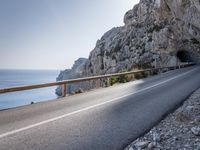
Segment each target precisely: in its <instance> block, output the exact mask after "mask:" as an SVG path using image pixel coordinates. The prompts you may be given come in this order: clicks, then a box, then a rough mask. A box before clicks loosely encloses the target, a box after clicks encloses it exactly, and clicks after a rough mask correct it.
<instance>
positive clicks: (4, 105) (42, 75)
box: [0, 70, 60, 110]
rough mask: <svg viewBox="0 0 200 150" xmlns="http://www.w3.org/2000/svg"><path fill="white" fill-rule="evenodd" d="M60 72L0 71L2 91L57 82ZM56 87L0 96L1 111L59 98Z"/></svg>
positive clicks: (0, 87)
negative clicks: (3, 89)
mask: <svg viewBox="0 0 200 150" xmlns="http://www.w3.org/2000/svg"><path fill="white" fill-rule="evenodd" d="M59 72H60V71H59V70H0V89H2V88H9V87H16V86H23V85H33V84H41V83H49V82H54V81H56V77H57V76H58V74H59ZM55 89H56V87H48V88H41V89H34V90H27V91H20V92H12V93H5V94H0V110H3V109H8V108H15V107H19V106H23V105H29V104H30V103H31V102H34V103H36V102H41V101H49V100H53V99H56V98H57V95H56V94H55Z"/></svg>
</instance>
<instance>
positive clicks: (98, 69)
mask: <svg viewBox="0 0 200 150" xmlns="http://www.w3.org/2000/svg"><path fill="white" fill-rule="evenodd" d="M124 24H125V25H124V26H122V27H116V28H113V29H111V30H110V31H108V32H107V33H105V34H104V35H103V37H102V38H101V39H100V40H98V41H97V43H96V47H95V48H94V50H93V51H92V52H91V53H90V56H89V58H88V60H87V61H85V62H84V65H83V66H82V67H81V69H83V70H82V74H81V75H82V76H92V75H99V74H107V73H114V72H118V71H121V70H130V69H133V68H134V67H136V66H138V65H140V66H141V65H142V66H148V67H151V66H154V61H155V59H156V61H157V62H158V63H157V64H158V65H160V66H169V65H176V64H177V63H179V62H196V63H199V61H200V1H199V0H140V2H139V4H137V5H135V6H134V7H133V9H131V10H129V11H128V12H127V13H126V14H125V16H124ZM72 70H73V69H72ZM67 78H68V77H67Z"/></svg>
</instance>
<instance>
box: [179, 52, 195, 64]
mask: <svg viewBox="0 0 200 150" xmlns="http://www.w3.org/2000/svg"><path fill="white" fill-rule="evenodd" d="M176 57H177V58H178V59H179V60H180V61H181V62H194V59H193V58H192V57H191V54H190V53H189V52H188V51H185V50H180V51H178V52H177V54H176Z"/></svg>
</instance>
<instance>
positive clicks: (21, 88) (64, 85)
mask: <svg viewBox="0 0 200 150" xmlns="http://www.w3.org/2000/svg"><path fill="white" fill-rule="evenodd" d="M192 65H195V64H194V63H182V64H179V65H176V66H170V67H159V68H150V69H144V70H137V71H130V72H123V73H115V74H107V75H99V76H91V77H85V78H78V79H71V80H63V81H58V82H51V83H43V84H35V85H27V86H18V87H10V88H4V89H0V94H4V93H9V92H17V91H24V90H32V89H39V88H46V87H52V86H62V97H65V96H66V95H67V85H68V84H72V83H77V82H83V81H91V80H98V79H108V80H109V79H110V78H111V77H117V76H122V75H132V74H138V73H144V72H151V71H161V70H163V69H170V70H172V69H173V70H174V69H178V68H183V67H188V66H192Z"/></svg>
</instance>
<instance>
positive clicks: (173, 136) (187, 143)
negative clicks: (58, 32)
mask: <svg viewBox="0 0 200 150" xmlns="http://www.w3.org/2000/svg"><path fill="white" fill-rule="evenodd" d="M140 149H144V150H147V149H153V150H160V149H183V150H186V149H187V150H200V89H198V90H197V91H195V92H194V93H193V94H192V95H191V96H190V97H189V98H188V99H187V100H186V101H185V102H184V104H183V105H182V106H181V107H180V108H178V109H177V110H176V111H175V112H173V113H171V114H169V115H168V116H167V117H166V118H165V119H164V120H162V121H161V122H160V123H159V124H158V125H157V126H155V127H154V128H153V129H151V130H150V131H149V132H148V133H146V134H145V135H144V136H142V137H140V138H138V139H137V140H135V141H133V142H132V143H131V144H130V145H129V146H127V147H126V148H125V150H140Z"/></svg>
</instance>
